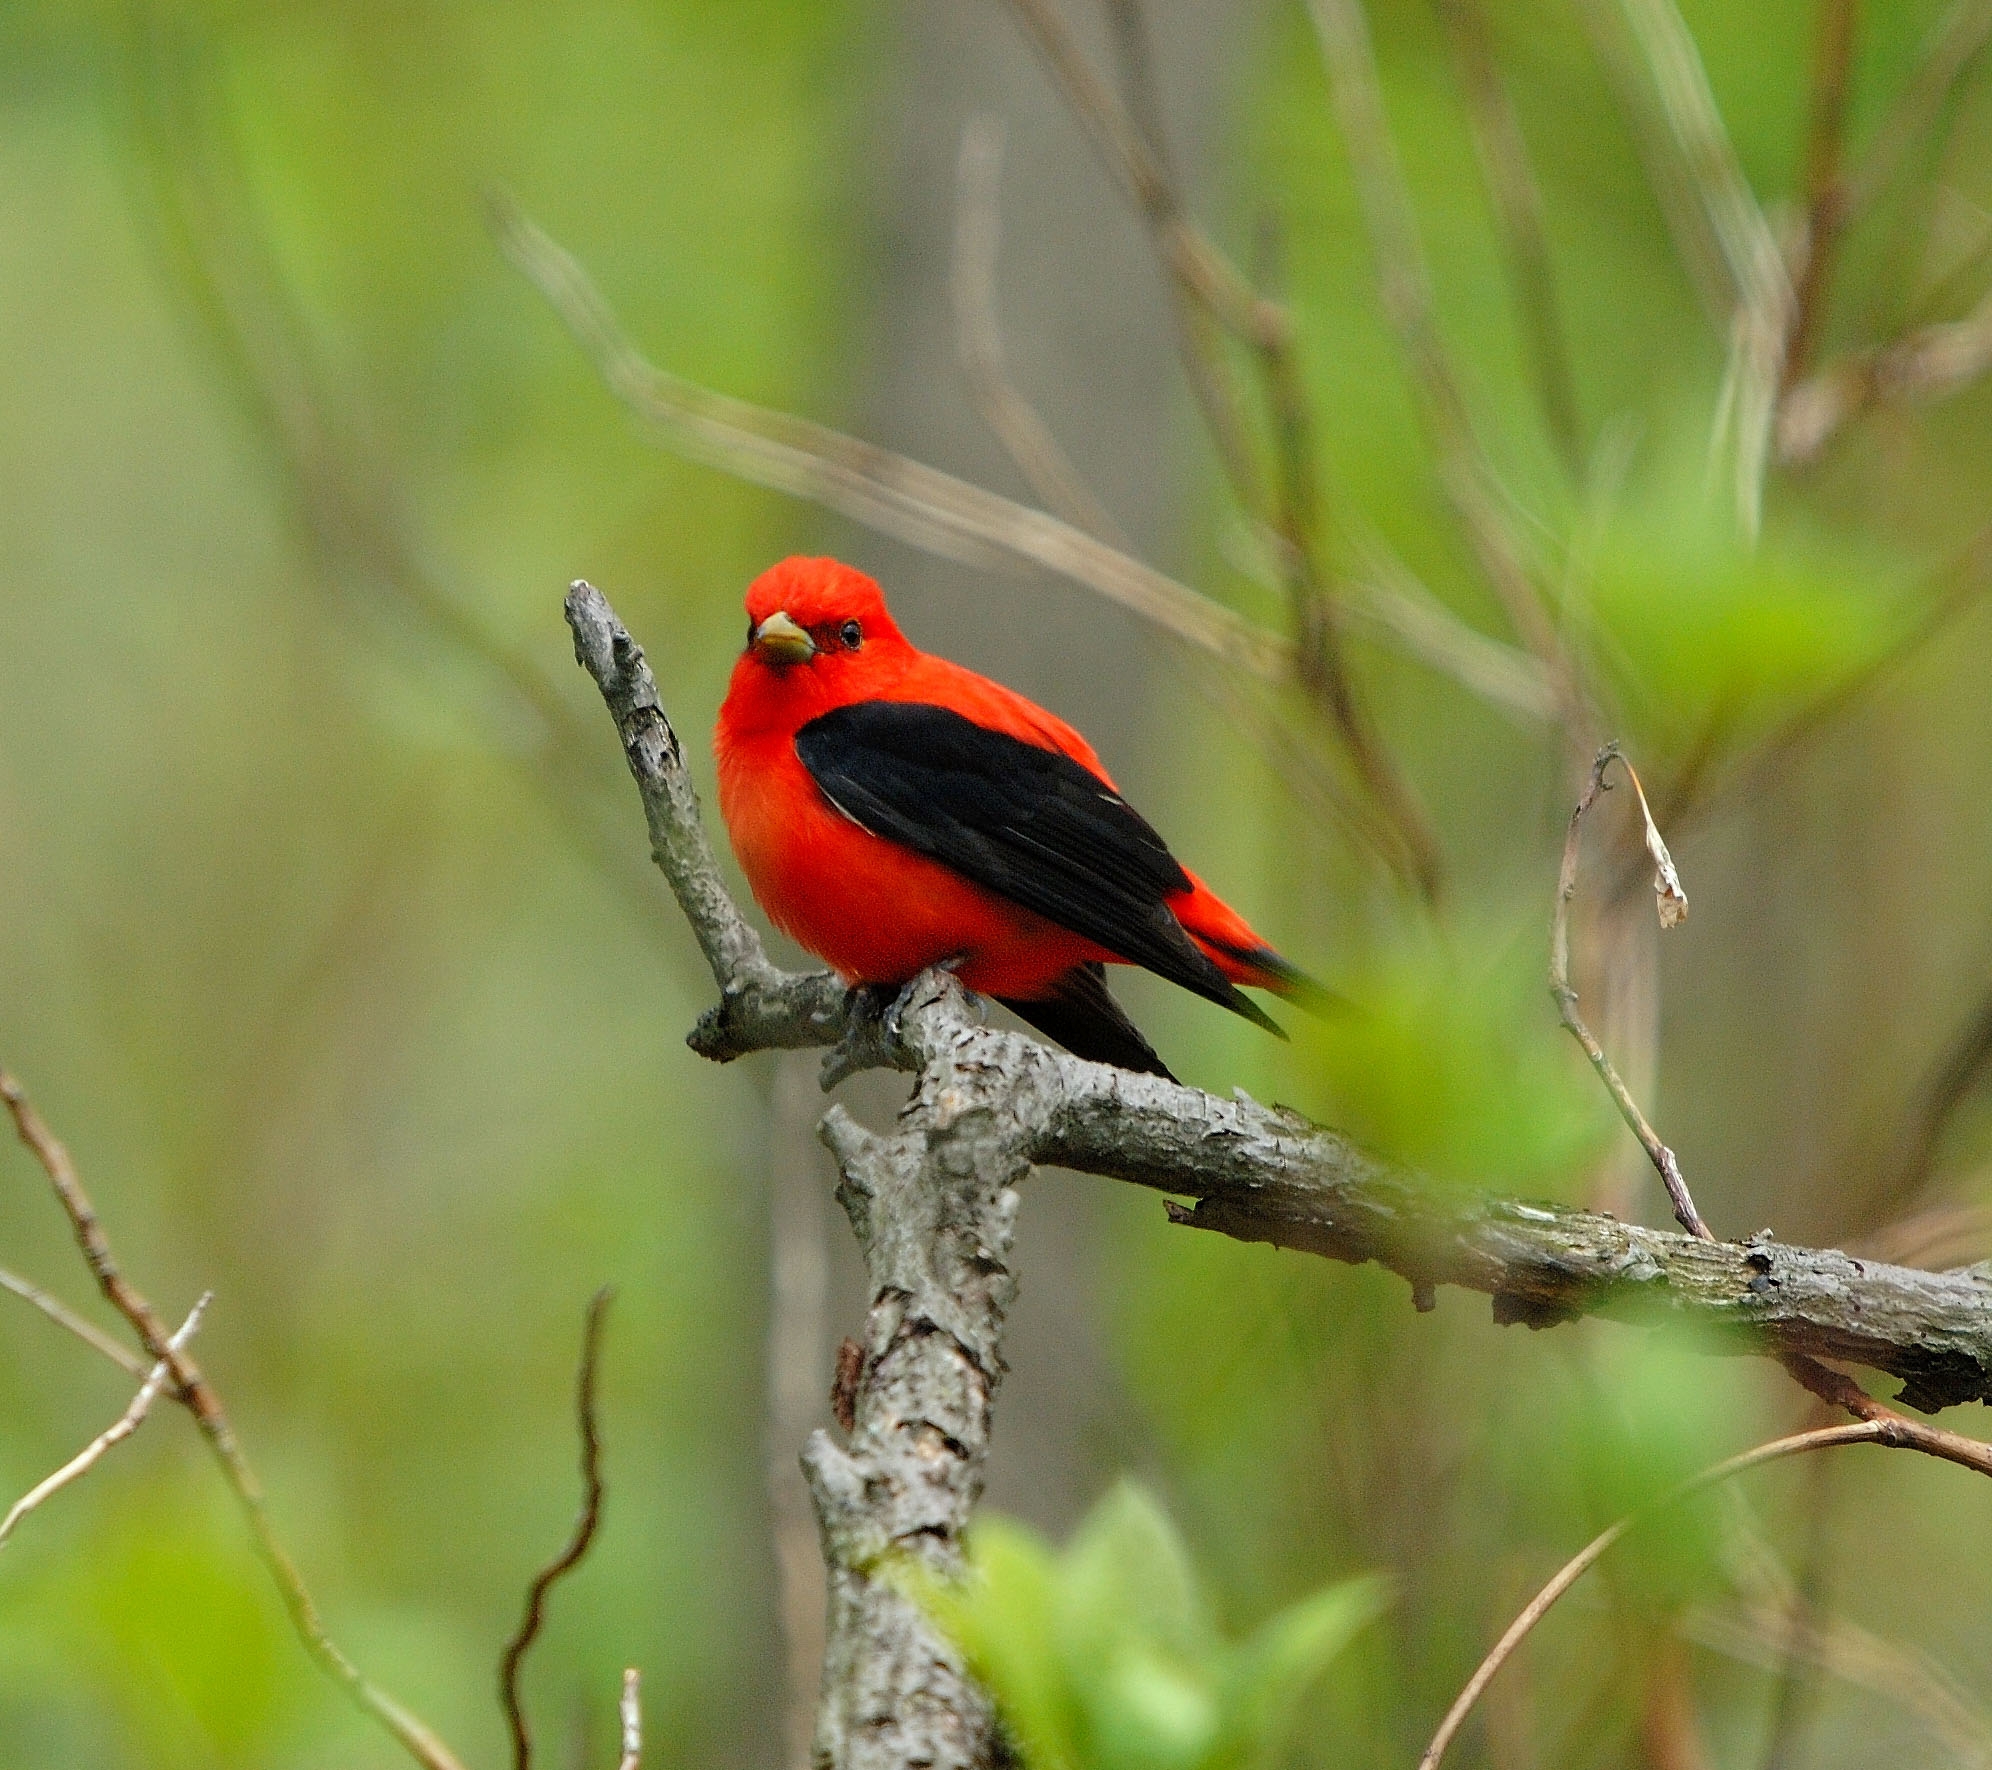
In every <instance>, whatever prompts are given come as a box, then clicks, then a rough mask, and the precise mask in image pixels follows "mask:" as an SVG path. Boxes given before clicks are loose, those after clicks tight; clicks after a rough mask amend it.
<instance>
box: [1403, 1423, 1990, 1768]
mask: <svg viewBox="0 0 1992 1770" xmlns="http://www.w3.org/2000/svg"><path fill="white" fill-rule="evenodd" d="M1905 1423H1908V1424H1913V1422H1905ZM1905 1442H1906V1441H1905V1440H1902V1439H1899V1438H1896V1437H1895V1436H1893V1435H1892V1428H1891V1424H1890V1422H1889V1421H1886V1420H1860V1421H1856V1422H1855V1423H1853V1424H1851V1425H1846V1426H1825V1427H1821V1428H1820V1429H1819V1430H1818V1431H1816V1432H1798V1433H1794V1434H1793V1435H1792V1436H1791V1437H1789V1438H1777V1439H1773V1440H1772V1441H1771V1442H1770V1443H1769V1444H1760V1445H1758V1446H1757V1447H1756V1448H1755V1449H1754V1450H1746V1451H1744V1452H1743V1453H1742V1454H1741V1455H1739V1456H1733V1457H1729V1458H1727V1459H1726V1460H1725V1461H1723V1462H1720V1463H1717V1464H1715V1465H1714V1466H1713V1467H1711V1468H1707V1469H1704V1470H1702V1471H1701V1473H1700V1474H1698V1475H1693V1476H1690V1477H1689V1478H1688V1479H1687V1480H1686V1481H1684V1482H1682V1483H1681V1484H1680V1486H1678V1487H1676V1488H1675V1489H1674V1490H1673V1491H1672V1492H1671V1493H1668V1494H1666V1495H1664V1496H1662V1497H1661V1498H1660V1499H1659V1500H1657V1501H1656V1502H1655V1503H1654V1504H1653V1505H1652V1506H1651V1507H1650V1508H1648V1509H1647V1510H1646V1511H1644V1512H1635V1513H1633V1514H1631V1515H1630V1516H1628V1517H1624V1518H1621V1519H1619V1521H1618V1522H1617V1523H1616V1524H1613V1525H1611V1526H1610V1527H1609V1528H1608V1529H1605V1530H1602V1531H1600V1532H1599V1533H1598V1534H1597V1535H1596V1536H1594V1537H1593V1538H1592V1539H1591V1540H1590V1541H1589V1542H1588V1543H1586V1544H1585V1545H1584V1547H1583V1548H1581V1549H1579V1550H1578V1551H1577V1553H1576V1554H1575V1555H1573V1556H1571V1558H1570V1559H1569V1560H1568V1561H1566V1562H1565V1563H1564V1564H1563V1565H1562V1566H1561V1567H1560V1568H1558V1569H1557V1571H1556V1573H1555V1575H1554V1576H1553V1577H1552V1578H1551V1579H1550V1581H1549V1583H1548V1584H1547V1585H1545V1586H1544V1587H1543V1588H1542V1590H1541V1591H1539V1592H1538V1593H1536V1595H1535V1596H1534V1597H1533V1598H1531V1599H1530V1600H1529V1602H1528V1603H1527V1604H1526V1605H1525V1606H1524V1607H1523V1608H1522V1611H1521V1614H1520V1615H1518V1616H1517V1617H1516V1618H1515V1620H1514V1621H1513V1622H1511V1623H1510V1624H1509V1625H1508V1627H1507V1629H1506V1631H1505V1632H1504V1633H1503V1634H1502V1636H1501V1638H1500V1640H1498V1641H1496V1642H1495V1643H1494V1645H1493V1646H1492V1647H1491V1648H1489V1649H1488V1652H1487V1657H1486V1658H1485V1659H1483V1660H1482V1661H1481V1662H1480V1664H1479V1665H1478V1666H1477V1667H1476V1668H1475V1670H1474V1673H1473V1676H1472V1677H1471V1678H1469V1679H1467V1681H1466V1687H1465V1688H1464V1689H1463V1690H1461V1691H1460V1693H1459V1695H1458V1696H1457V1697H1456V1698H1454V1700H1453V1705H1452V1707H1451V1708H1449V1709H1448V1710H1446V1714H1445V1719H1444V1720H1442V1721H1441V1722H1440V1723H1439V1727H1438V1731H1437V1732H1436V1733H1434V1734H1433V1735H1432V1743H1431V1744H1430V1745H1428V1746H1427V1747H1426V1748H1425V1755H1424V1756H1423V1757H1421V1758H1420V1759H1419V1760H1418V1770H1437V1766H1438V1763H1439V1760H1440V1759H1441V1758H1443V1757H1444V1756H1445V1754H1446V1748H1447V1747H1448V1746H1449V1745H1451V1744H1452V1742H1453V1737H1454V1735H1455V1734H1457V1733H1458V1732H1459V1729H1460V1726H1461V1724H1462V1723H1463V1722H1464V1721H1465V1720H1466V1718H1467V1716H1468V1715H1469V1714H1471V1713H1472V1712H1473V1706H1474V1704H1475V1703H1477V1702H1478V1701H1479V1700H1480V1698H1481V1695H1482V1693H1483V1692H1484V1691H1485V1690H1486V1688H1487V1686H1488V1685H1489V1684H1491V1683H1492V1682H1493V1681H1494V1675H1495V1674H1496V1673H1497V1672H1499V1671H1500V1669H1501V1668H1502V1667H1503V1666H1504V1665H1506V1664H1507V1663H1508V1661H1509V1659H1511V1658H1512V1657H1513V1655H1514V1652H1515V1649H1516V1648H1517V1647H1519V1646H1521V1644H1522V1642H1523V1641H1525V1640H1526V1639H1527V1638H1528V1634H1529V1631H1530V1630H1531V1629H1533V1628H1534V1627H1535V1626H1536V1624H1537V1623H1539V1622H1541V1621H1542V1619H1543V1618H1544V1617H1545V1616H1546V1615H1548V1613H1549V1611H1550V1609H1551V1607H1552V1606H1553V1605H1554V1604H1555V1603H1556V1601H1557V1600H1558V1599H1559V1598H1561V1597H1562V1596H1563V1594H1564V1593H1565V1592H1567V1591H1569V1590H1570V1588H1571V1587H1572V1586H1574V1585H1575V1584H1576V1583H1577V1582H1578V1581H1579V1580H1580V1579H1582V1578H1583V1577H1584V1575H1585V1574H1586V1573H1588V1572H1589V1571H1590V1570H1591V1568H1592V1567H1594V1566H1596V1565H1597V1563H1598V1561H1599V1560H1600V1559H1601V1558H1602V1557H1603V1555H1604V1554H1605V1551H1606V1550H1608V1549H1609V1548H1611V1546H1612V1545H1613V1544H1614V1543H1616V1542H1617V1541H1618V1540H1619V1538H1620V1537H1622V1536H1624V1535H1625V1534H1626V1532H1627V1531H1629V1530H1631V1529H1632V1528H1633V1527H1634V1526H1635V1525H1637V1524H1643V1523H1645V1522H1647V1521H1649V1520H1650V1519H1652V1518H1654V1517H1656V1516H1658V1515H1659V1514H1660V1513H1662V1512H1664V1511H1666V1510H1667V1509H1668V1508H1669V1507H1672V1506H1675V1505H1678V1504H1679V1503H1680V1502H1681V1501H1682V1500H1685V1499H1689V1498H1691V1497H1692V1496H1693V1495H1695V1494H1698V1493H1700V1492H1702V1491H1703V1490H1704V1489H1705V1488H1709V1487H1713V1486H1715V1485H1716V1484H1717V1483H1718V1482H1723V1481H1727V1480H1728V1479H1729V1478H1730V1477H1731V1476H1732V1475H1740V1474H1742V1473H1743V1472H1744V1471H1745V1470H1746V1469H1755V1468H1759V1467H1761V1466H1762V1465H1763V1464H1765V1463H1775V1462H1779V1461H1781V1460H1782V1459H1784V1458H1785V1457H1795V1456H1801V1455H1803V1454H1804V1453H1805V1452H1807V1451H1813V1450H1832V1449H1834V1448H1836V1447H1838V1446H1839V1445H1842V1444H1901V1443H1905ZM1981 1448H1988V1450H1989V1451H1992V1447H1981ZM1952 1460H1956V1459H1952ZM1966 1466H1967V1467H1973V1468H1977V1469H1978V1470H1979V1472H1980V1473H1981V1474H1992V1457H1989V1458H1988V1460H1987V1461H1982V1462H1978V1463H1970V1464H1967V1465H1966Z"/></svg>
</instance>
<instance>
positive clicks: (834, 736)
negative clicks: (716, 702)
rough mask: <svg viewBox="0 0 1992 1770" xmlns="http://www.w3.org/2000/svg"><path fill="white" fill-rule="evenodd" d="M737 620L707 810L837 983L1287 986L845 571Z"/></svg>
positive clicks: (1162, 862) (1179, 877)
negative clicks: (1155, 978) (1140, 976)
mask: <svg viewBox="0 0 1992 1770" xmlns="http://www.w3.org/2000/svg"><path fill="white" fill-rule="evenodd" d="M747 614H748V644H747V646H746V649H745V650H744V651H743V652H742V654H741V656H740V658H739V661H738V662H737V663H736V664H735V665H734V668H733V677H732V682H731V684H730V686H729V688H728V691H727V696H726V700H725V703H724V704H723V705H722V707H721V708H720V714H719V722H718V726H717V729H716V731H715V733H714V751H715V754H716V757H717V760H718V765H719V802H720V811H721V814H722V815H723V817H724V819H725V821H726V827H727V833H728V835H729V836H730V837H731V839H732V843H733V851H734V853H735V855H736V856H737V857H738V859H739V861H740V866H741V869H742V871H743V872H745V874H746V875H747V880H748V883H749V885H750V886H751V887H752V888H753V892H754V896H755V898H756V899H757V900H758V902H759V903H760V905H761V907H762V908H763V909H764V910H765V911H766V912H767V914H768V916H769V917H770V918H771V919H772V920H773V921H774V923H775V925H776V926H777V927H779V928H781V929H782V930H783V931H784V932H785V933H787V934H788V935H790V936H791V937H792V938H793V939H795V940H796V941H797V942H798V943H800V944H801V945H802V946H804V947H806V948H808V949H809V951H811V952H812V953H815V954H816V955H817V956H818V957H819V958H821V959H823V960H824V961H826V962H827V963H828V964H829V965H831V966H832V967H833V968H834V969H835V970H836V971H837V972H838V973H840V974H841V975H842V976H843V977H845V978H846V979H847V980H849V981H851V982H853V983H879V984H893V983H902V982H905V981H906V980H908V979H910V978H912V977H913V976H915V975H916V974H917V973H918V972H920V971H921V970H922V969H924V968H925V967H927V966H929V965H936V964H941V963H951V964H953V965H954V967H955V969H956V971H957V973H958V975H959V976H960V977H961V980H962V982H963V983H964V984H966V985H967V986H968V987H969V988H971V989H974V990H978V991H981V992H982V993H984V994H986V995H990V996H994V997H997V998H998V999H1002V1000H1006V1001H1010V1002H1012V1003H1013V1004H1015V1003H1017V1002H1033V1001H1048V1000H1051V999H1054V998H1057V997H1059V996H1060V995H1061V994H1062V993H1066V994H1069V993H1070V991H1071V990H1072V988H1073V981H1072V980H1073V979H1074V976H1075V973H1077V972H1078V970H1079V968H1082V967H1087V966H1097V965H1100V964H1114V963H1138V964H1145V965H1147V966H1148V967H1149V968H1150V969H1154V970H1159V971H1161V972H1162V973H1163V975H1165V976H1170V977H1172V978H1174V980H1175V981H1178V982H1183V983H1185V984H1186V985H1187V987H1190V988H1194V989H1198V990H1199V991H1200V993H1204V994H1208V995H1212V996H1214V997H1215V998H1216V999H1221V1000H1227V1001H1228V1005H1231V1006H1234V1007H1237V1006H1239V1005H1240V1004H1241V1003H1242V1004H1243V1011H1245V1012H1249V1013H1251V1014H1252V1015H1253V1017H1254V1018H1263V1017H1262V1016H1260V1015H1259V1014H1258V1011H1257V1010H1256V1009H1254V1008H1253V1007H1252V1006H1251V1004H1250V1003H1249V1002H1247V1001H1246V1000H1245V998H1243V997H1237V995H1236V991H1235V990H1234V989H1231V988H1230V987H1229V986H1230V985H1233V984H1238V983H1244V984H1249V985H1254V986H1256V987H1260V988H1272V989H1276V990H1281V991H1282V992H1285V991H1287V990H1289V989H1291V988H1292V987H1293V986H1294V985H1295V984H1296V983H1298V982H1300V981H1301V980H1300V977H1299V973H1297V972H1295V971H1293V969H1292V968H1291V967H1290V966H1288V965H1286V963H1285V961H1284V960H1281V959H1280V958H1279V956H1278V954H1277V953H1275V952H1274V951H1273V950H1272V948H1271V947H1270V946H1268V945H1267V943H1266V942H1265V941H1264V940H1262V939H1261V938H1260V937H1259V936H1258V935H1257V934H1255V933H1254V932H1253V931H1252V929H1251V928H1250V927H1249V926H1248V925H1247V924H1246V922H1245V921H1244V919H1243V918H1242V917H1240V916H1239V915H1238V914H1237V913H1236V912H1235V911H1234V910H1232V909H1231V908H1230V907H1229V906H1228V905H1226V904H1225V903H1224V902H1223V901H1222V900H1221V899H1220V898H1219V897H1217V895H1216V894H1215V893H1213V892H1212V891H1211V890H1210V889H1209V888H1208V887H1207V886H1205V885H1204V884H1203V883H1202V882H1201V881H1200V880H1198V879H1197V878H1195V876H1194V875H1192V874H1189V873H1187V872H1185V871H1184V870H1183V869H1182V868H1181V867H1179V866H1178V865H1177V864H1176V862H1175V861H1174V859H1173V857H1171V856H1170V855H1169V853H1168V851H1167V849H1166V847H1164V846H1163V844H1162V842H1161V838H1160V837H1158V836H1156V835H1155V833H1154V832H1153V831H1152V830H1151V829H1149V827H1148V826H1147V825H1146V824H1145V823H1144V822H1143V821H1142V820H1141V819H1140V818H1139V816H1138V815H1137V814H1136V813H1134V812H1133V811H1132V809H1131V808H1129V807H1128V806H1127V805H1126V803H1125V801H1124V800H1123V799H1122V798H1121V796H1120V793H1119V790H1118V789H1117V788H1116V787H1115V786H1114V783H1113V780H1112V778H1111V777H1110V776H1109V775H1108V773H1107V771H1106V769H1105V768H1104V767H1103V766H1102V764H1101V762H1100V759H1099V757H1098V756H1097V755H1096V754H1095V753H1094V751H1093V748H1092V746H1091V745H1090V744H1088V743H1087V742H1086V740H1085V739H1084V738H1083V737H1082V736H1080V734H1079V733H1078V732H1076V731H1075V730H1073V729H1072V727H1071V726H1070V725H1068V724H1066V723H1065V721H1064V720H1062V719H1059V718H1058V717H1057V716H1056V715H1054V714H1052V713H1049V712H1047V711H1045V709H1044V708H1042V707H1039V706H1036V705H1034V704H1033V703H1032V702H1030V701H1028V700H1026V699H1025V698H1024V697H1023V696H1022V695H1020V694H1017V693H1015V692H1014V691H1012V690H1010V689H1007V688H1005V687H1003V686H1002V685H1001V684H1000V683H997V682H992V681H990V680H989V679H988V678H987V677H985V676H979V675H977V674H976V673H975V672H974V671H972V670H966V669H963V668H962V667H961V666H960V665H958V664H952V663H949V662H948V661H947V660H946V659H944V658H937V657H933V656H931V655H929V654H927V653H925V652H922V651H920V650H918V649H917V648H916V647H915V646H914V645H912V643H911V642H910V641H908V640H907V639H906V637H905V635H904V634H902V633H901V632H900V630H899V628H898V626H897V625H896V624H895V623H894V621H893V619H892V617H891V615H890V614H889V613H888V612H887V609H886V606H885V598H884V595H883V594H882V592H881V591H880V589H879V587H878V585H877V584H876V583H875V582H873V580H872V579H870V578H869V577H867V576H865V574H863V573H862V572H859V571H857V570H855V569H854V568H852V567H850V566H847V565H843V564H840V563H839V562H838V561H836V560H831V559H788V560H784V561H783V562H782V563H781V564H779V565H777V566H774V567H772V568H771V569H770V570H768V571H767V572H765V573H763V574H762V575H761V576H760V577H759V578H757V579H756V580H755V581H754V583H753V584H752V585H751V586H750V587H749V589H748V592H747ZM1200 968H1201V969H1200ZM1204 972H1210V973H1212V975H1210V976H1208V977H1205V976H1204V975H1203V973H1204ZM1101 993H1102V996H1103V997H1104V992H1103V991H1102V992H1101ZM1229 998H1236V999H1235V1000H1231V999H1229ZM1113 1011H1114V1012H1115V1013H1117V1012H1118V1010H1113ZM1130 1030H1131V1029H1130ZM1059 1036H1063V1034H1060V1035H1059ZM1136 1037H1137V1038H1138V1035H1136ZM1066 1042H1067V1043H1071V1042H1072V1040H1071V1039H1069V1038H1068V1039H1067V1040H1066ZM1143 1048H1144V1049H1145V1046H1144V1047H1143ZM1151 1055H1152V1053H1151ZM1155 1067H1159V1062H1158V1063H1157V1064H1156V1065H1155Z"/></svg>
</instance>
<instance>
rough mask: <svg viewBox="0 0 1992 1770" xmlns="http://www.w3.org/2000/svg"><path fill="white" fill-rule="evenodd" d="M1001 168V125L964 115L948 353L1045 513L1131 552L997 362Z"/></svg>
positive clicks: (999, 340) (987, 118)
mask: <svg viewBox="0 0 1992 1770" xmlns="http://www.w3.org/2000/svg"><path fill="white" fill-rule="evenodd" d="M1002 166H1003V124H1002V120H1001V119H1000V118H997V117H992V116H988V115H977V116H973V117H971V118H969V120H968V122H967V123H966V124H965V125H964V126H963V128H962V132H961V152H960V154H959V156H958V157H957V159H956V161H955V233H954V261H953V266H952V274H951V276H950V278H949V285H950V291H951V293H952V295H953V298H954V314H955V352H956V355H957V356H959V357H960V359H961V367H962V373H963V374H964V375H965V376H966V377H967V378H968V389H969V394H970V396H971V397H972V398H973V399H974V401H975V405H976V409H977V410H978V411H979V412H981V414H982V419H983V422H984V423H985V424H987V425H988V426H989V428H990V429H991V430H992V431H994V432H995V433H996V439H997V441H999V442H1000V443H1001V444H1002V445H1003V447H1004V449H1005V450H1006V451H1007V452H1008V454H1009V456H1010V459H1011V460H1012V461H1014V462H1015V463H1016V464H1017V470H1018V471H1019V472H1020V473H1022V474H1023V476H1024V478H1025V479H1026V480H1028V481H1029V482H1030V486H1031V489H1032V490H1033V491H1034V492H1036V493H1037V495H1038V496H1039V497H1040V498H1042V499H1043V500H1044V501H1045V504H1046V505H1047V506H1048V507H1049V508H1050V510H1051V511H1052V513H1053V514H1054V515H1056V516H1059V517H1061V518H1063V519H1064V520H1065V521H1066V522H1069V523H1070V524H1071V525H1072V526H1073V527H1074V528H1076V529H1084V530H1085V531H1086V533H1087V534H1089V535H1096V536H1098V537H1099V539H1101V540H1102V541H1105V542H1106V543H1107V544H1108V546H1110V547H1117V548H1119V549H1120V551H1121V552H1123V553H1127V552H1131V551H1132V549H1131V548H1130V546H1129V543H1128V539H1127V537H1126V536H1125V535H1124V534H1122V533H1121V530H1120V526H1119V525H1118V524H1117V523H1116V522H1115V521H1114V519H1113V518H1112V517H1111V516H1110V515H1108V514H1107V510H1106V507H1105V506H1104V505H1103V504H1101V502H1100V501H1099V499H1098V498H1096V497H1094V495H1093V492H1092V488H1091V487H1089V486H1088V485H1087V484H1086V482H1085V481H1084V480H1083V479H1082V478H1081V477H1080V475H1079V471H1078V469H1077V468H1076V467H1074V466H1073V465H1072V460H1071V457H1070V456H1068V455H1067V454H1066V452H1065V450H1064V449H1063V448H1062V447H1061V446H1060V445H1059V441H1058V438H1057V437H1055V436H1054V435H1052V433H1051V427H1050V426H1049V425H1048V424H1046V423H1045V421H1044V419H1043V418H1042V417H1041V416H1039V414H1038V411H1037V408H1036V407H1035V406H1033V405H1032V404H1031V403H1030V401H1029V400H1027V399H1025V398H1024V396H1023V395H1022V394H1021V393H1020V392H1019V391H1018V390H1017V387H1016V385H1015V383H1013V382H1012V381H1011V379H1010V375H1009V369H1008V365H1007V364H1006V363H1005V361H1004V354H1003V332H1002V327H1001V326H1000V325H999V323H998V321H997V318H996V259H997V247H998V244H999V242H1000V241H1001V239H1002V226H1003V223H1002V212H1001V208H1000V205H999V203H998V200H997V187H998V180H999V177H1000V174H1001V171H1002Z"/></svg>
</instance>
